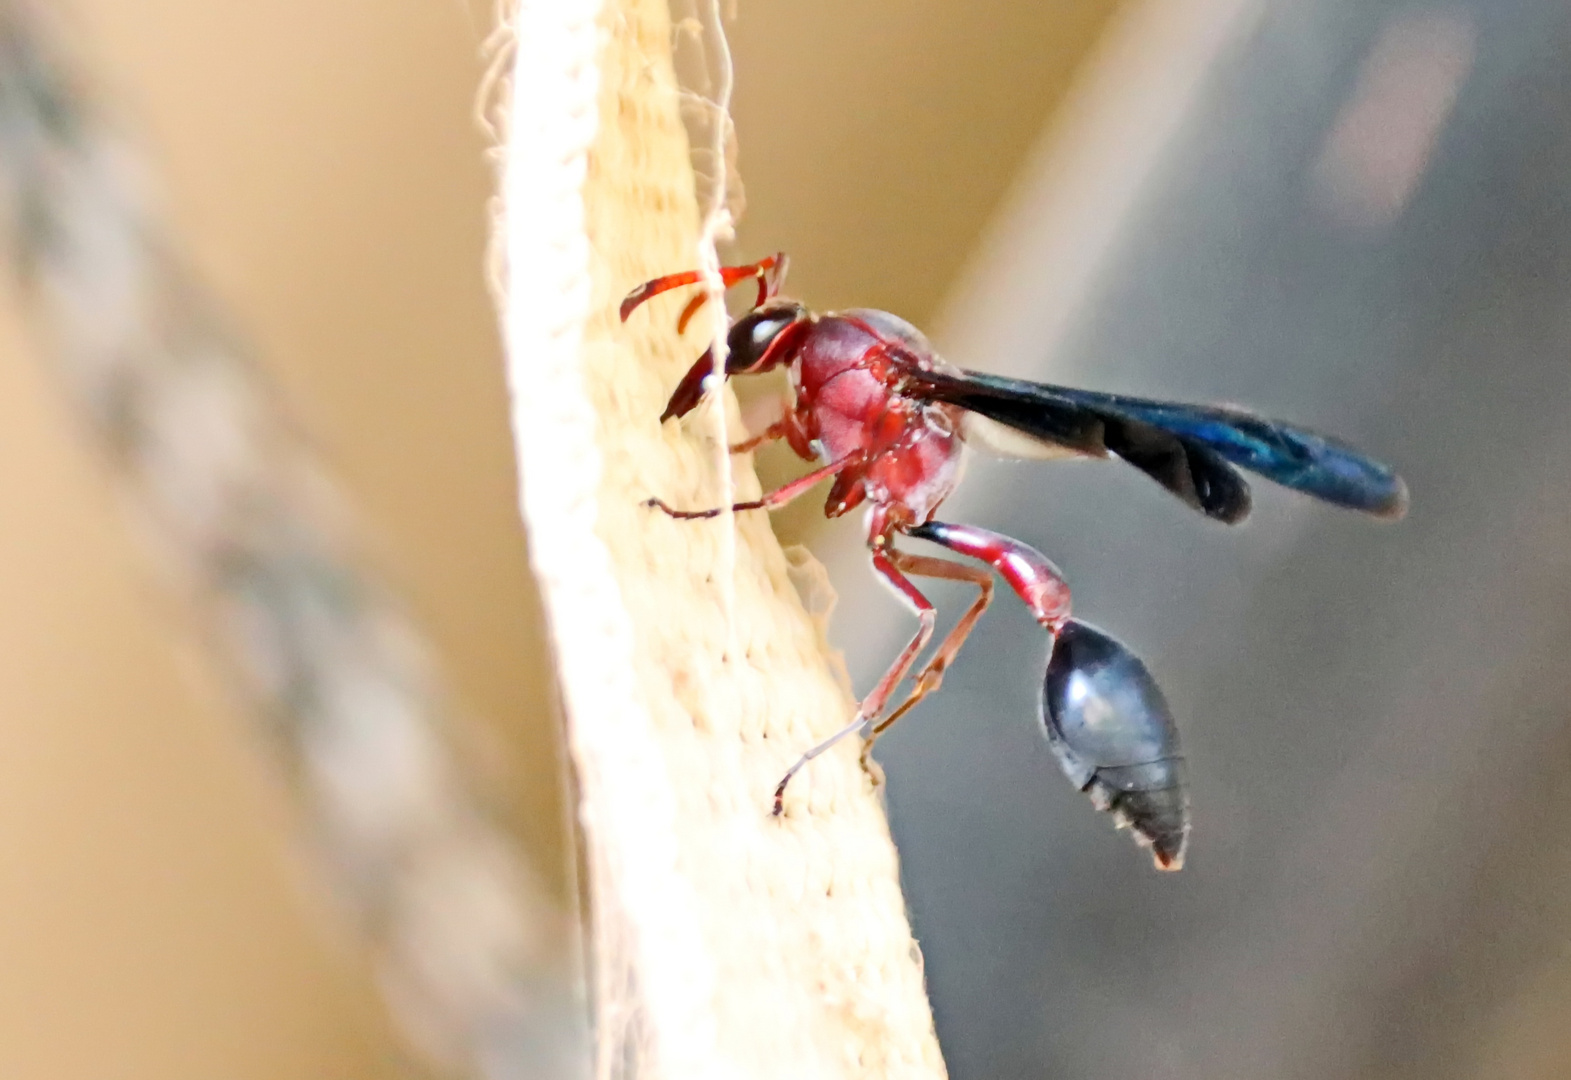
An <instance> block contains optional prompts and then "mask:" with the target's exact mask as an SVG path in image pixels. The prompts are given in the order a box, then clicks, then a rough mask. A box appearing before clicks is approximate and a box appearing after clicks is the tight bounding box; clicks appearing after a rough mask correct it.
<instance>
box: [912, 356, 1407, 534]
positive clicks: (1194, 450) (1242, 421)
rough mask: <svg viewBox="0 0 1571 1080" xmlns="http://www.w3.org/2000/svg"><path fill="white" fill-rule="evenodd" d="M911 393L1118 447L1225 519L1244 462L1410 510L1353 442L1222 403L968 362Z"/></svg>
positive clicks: (1287, 482) (1056, 436)
mask: <svg viewBox="0 0 1571 1080" xmlns="http://www.w3.org/2000/svg"><path fill="white" fill-rule="evenodd" d="M907 380H908V386H909V389H910V390H911V392H913V393H917V394H920V395H922V396H926V397H930V398H932V399H934V400H938V401H946V402H949V403H951V404H954V405H959V406H960V407H961V408H964V409H968V410H970V411H972V412H975V413H979V414H980V415H982V416H985V417H987V418H988V419H990V420H995V421H997V422H998V423H1001V424H1005V425H1007V426H1008V427H1011V428H1013V429H1015V430H1016V431H1020V432H1023V433H1025V434H1027V435H1030V436H1033V437H1034V438H1038V439H1042V440H1044V441H1046V442H1050V443H1054V444H1056V445H1059V446H1064V447H1067V448H1069V449H1072V450H1076V451H1078V452H1080V453H1083V454H1091V455H1105V454H1114V455H1116V456H1118V457H1120V458H1123V459H1124V460H1125V461H1128V462H1129V463H1130V464H1131V465H1134V466H1135V467H1136V468H1138V469H1140V470H1141V471H1142V472H1144V473H1145V474H1146V475H1148V476H1150V477H1151V478H1152V479H1154V480H1156V481H1157V483H1159V484H1161V485H1162V486H1163V487H1165V488H1167V489H1168V490H1169V491H1171V492H1172V493H1173V494H1175V495H1177V496H1178V497H1179V498H1180V499H1183V500H1184V501H1185V502H1186V503H1188V504H1189V505H1190V506H1193V507H1194V508H1195V509H1197V510H1199V511H1201V512H1202V513H1204V514H1206V515H1207V516H1209V517H1213V518H1216V519H1217V520H1219V521H1226V522H1234V521H1241V520H1242V519H1243V518H1244V517H1245V516H1247V515H1248V513H1249V488H1248V485H1247V484H1246V483H1245V482H1244V479H1243V477H1241V476H1239V475H1238V473H1237V472H1236V471H1235V470H1234V469H1233V468H1232V467H1231V466H1234V465H1236V466H1239V467H1241V468H1244V469H1248V470H1249V471H1250V472H1253V473H1257V474H1258V475H1260V476H1263V477H1265V478H1266V479H1267V480H1271V481H1274V482H1275V483H1278V484H1281V485H1282V486H1284V487H1288V488H1292V489H1293V490H1295V491H1302V492H1304V493H1305V494H1306V495H1313V496H1314V497H1315V498H1317V499H1324V500H1325V501H1326V502H1329V503H1334V504H1336V505H1337V506H1345V507H1348V508H1350V509H1353V510H1361V511H1363V512H1365V513H1368V514H1375V515H1377V516H1380V517H1389V518H1398V517H1401V516H1402V514H1403V513H1405V512H1406V510H1407V486H1406V485H1405V484H1403V483H1402V479H1401V477H1399V476H1397V475H1396V473H1394V472H1393V471H1392V470H1391V469H1390V468H1389V467H1388V466H1386V465H1383V464H1381V463H1380V462H1378V461H1376V460H1374V459H1373V458H1370V457H1368V456H1366V455H1364V454H1362V453H1360V452H1359V451H1357V450H1355V449H1354V448H1353V447H1351V446H1349V445H1348V444H1346V443H1344V442H1342V441H1340V440H1338V439H1334V438H1331V437H1329V436H1326V435H1319V434H1316V433H1315V432H1312V431H1308V430H1306V429H1304V428H1301V427H1297V426H1295V425H1292V424H1286V423H1283V422H1281V421H1279V420H1267V419H1265V418H1263V417H1259V416H1255V415H1254V414H1253V413H1249V412H1245V411H1244V410H1242V409H1234V408H1227V407H1223V406H1217V405H1183V404H1178V403H1175V402H1166V401H1151V400H1148V399H1146V398H1137V397H1126V396H1124V395H1122V394H1101V393H1097V392H1095V391H1091V390H1075V389H1072V388H1069V387H1064V386H1050V385H1047V384H1045V383H1033V382H1026V381H1025V380H1022V379H1006V378H1004V377H1002V376H999V375H988V374H985V373H983V372H975V371H966V372H960V373H958V374H956V373H945V372H937V371H913V372H910V373H909V374H908V375H907Z"/></svg>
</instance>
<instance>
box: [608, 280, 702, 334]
mask: <svg viewBox="0 0 1571 1080" xmlns="http://www.w3.org/2000/svg"><path fill="white" fill-rule="evenodd" d="M698 280H699V272H698V271H697V270H687V271H684V272H683V273H680V274H667V275H666V276H665V277H657V278H655V279H654V280H653V281H646V282H644V283H643V284H642V285H640V286H639V287H638V288H636V289H634V290H633V291H632V292H630V293H628V294H627V298H626V299H624V300H623V301H622V308H621V314H622V321H623V322H626V321H627V317H628V316H629V315H631V314H632V313H633V312H634V311H635V310H636V309H637V308H638V305H640V304H642V303H643V302H644V301H645V300H648V299H650V298H651V297H655V296H659V295H660V294H661V293H663V292H670V291H671V290H672V289H680V288H681V287H682V286H683V285H696V284H697V283H698Z"/></svg>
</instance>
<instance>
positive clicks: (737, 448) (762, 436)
mask: <svg viewBox="0 0 1571 1080" xmlns="http://www.w3.org/2000/svg"><path fill="white" fill-rule="evenodd" d="M781 404H782V406H783V407H782V409H781V410H780V419H778V420H776V421H775V422H774V423H772V424H770V425H769V426H768V427H766V428H765V429H764V430H763V431H761V432H759V433H758V434H757V435H754V436H753V437H752V438H750V439H746V440H744V441H742V442H739V443H732V444H731V447H730V449H731V453H733V454H745V453H747V452H748V451H749V450H754V449H757V448H758V447H760V446H762V445H764V443H767V442H774V441H775V440H776V439H784V440H785V441H786V443H787V444H788V445H790V447H791V449H792V451H793V452H795V454H796V455H797V457H800V458H802V459H803V460H804V461H812V460H813V458H814V454H813V450H812V446H811V443H812V440H811V439H810V438H809V437H808V434H807V432H805V431H803V430H802V422H801V419H800V418H799V417H798V416H797V413H796V403H795V402H794V401H792V400H791V399H789V398H786V399H783V401H782V402H781Z"/></svg>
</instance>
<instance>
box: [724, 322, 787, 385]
mask: <svg viewBox="0 0 1571 1080" xmlns="http://www.w3.org/2000/svg"><path fill="white" fill-rule="evenodd" d="M796 320H797V310H796V308H795V307H791V308H786V309H780V308H775V309H761V310H758V311H749V312H748V313H747V314H746V315H743V316H742V317H741V318H740V319H738V320H737V321H736V322H735V323H733V324H732V326H731V332H730V333H729V334H727V335H726V346H727V348H728V350H729V353H730V355H729V356H728V357H727V358H726V371H728V372H729V373H731V374H733V375H737V374H741V373H743V372H746V371H751V370H752V369H754V368H756V367H757V366H758V364H759V362H760V361H761V360H763V358H764V354H765V353H767V352H768V351H769V346H771V345H773V344H774V343H775V339H776V338H778V337H779V336H780V334H781V333H782V332H783V331H784V330H785V329H786V327H788V326H790V325H791V324H792V323H794V322H796Z"/></svg>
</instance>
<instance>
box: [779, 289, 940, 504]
mask: <svg viewBox="0 0 1571 1080" xmlns="http://www.w3.org/2000/svg"><path fill="white" fill-rule="evenodd" d="M793 344H794V346H795V347H794V349H793V350H792V355H791V356H790V358H789V360H787V361H786V362H787V363H789V365H790V368H789V370H790V376H791V387H792V390H793V392H794V394H795V400H794V402H793V403H792V406H791V412H792V415H791V417H790V418H789V420H788V421H787V423H788V427H789V426H795V427H796V428H797V429H798V430H799V432H800V433H801V434H802V435H804V436H805V439H803V440H800V441H805V442H806V443H807V444H808V446H809V447H810V448H811V450H812V451H814V452H816V454H817V456H818V457H820V458H822V459H823V460H824V461H825V462H826V463H828V462H834V461H845V460H849V461H850V464H849V465H848V466H847V467H846V468H845V469H844V470H843V471H842V472H841V473H840V475H839V476H838V477H837V478H836V482H835V485H834V487H833V488H832V489H831V490H830V493H829V501H828V505H827V506H826V507H825V512H826V513H827V514H828V515H829V516H830V517H837V516H839V515H841V514H844V513H846V512H847V511H849V510H851V509H853V508H855V507H856V506H857V505H859V504H860V503H862V502H863V501H864V500H871V501H872V503H873V504H874V506H875V507H877V508H879V509H880V510H881V513H879V514H878V515H877V516H878V520H877V522H875V532H877V533H880V534H881V533H882V532H884V531H885V530H886V529H887V528H889V527H891V526H895V525H912V524H919V523H922V522H925V521H927V520H929V519H930V518H931V517H932V515H933V512H934V511H935V510H937V509H938V506H939V504H940V503H942V502H943V501H944V499H945V498H947V497H948V496H949V494H950V493H951V492H952V491H954V488H955V485H956V484H957V483H958V482H959V480H960V459H961V454H962V451H963V449H964V444H963V443H962V442H961V438H960V410H958V409H956V408H954V407H953V406H950V405H944V404H939V403H935V402H931V401H921V400H918V399H916V398H912V397H908V396H906V395H904V394H902V393H901V392H900V390H899V378H900V376H899V372H900V367H901V364H895V363H890V360H891V359H892V358H893V357H894V356H895V355H896V354H898V357H899V359H900V361H901V363H902V364H904V365H912V364H915V365H916V366H918V367H921V368H924V369H932V368H935V367H943V366H945V365H943V362H942V361H940V360H938V359H937V358H936V357H935V356H934V354H933V350H932V347H931V346H930V345H929V344H928V343H927V339H926V338H924V337H923V336H922V335H921V333H920V332H919V331H918V330H917V329H916V328H915V327H913V326H911V325H910V324H908V323H906V322H905V321H904V320H902V319H898V318H896V317H895V316H893V315H889V314H887V313H885V312H882V311H872V310H867V309H853V310H850V311H845V312H839V313H834V314H829V315H824V316H820V317H818V318H817V319H815V320H814V321H813V322H812V324H811V325H810V326H809V328H808V329H807V331H806V332H805V333H803V334H802V335H800V337H798V338H797V339H796V341H795V342H794V343H793ZM792 445H793V448H795V449H796V450H797V452H798V453H799V454H802V456H803V457H808V456H809V454H807V453H803V452H802V451H803V447H801V446H800V445H798V440H793V441H792Z"/></svg>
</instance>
